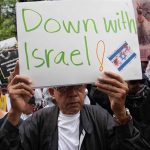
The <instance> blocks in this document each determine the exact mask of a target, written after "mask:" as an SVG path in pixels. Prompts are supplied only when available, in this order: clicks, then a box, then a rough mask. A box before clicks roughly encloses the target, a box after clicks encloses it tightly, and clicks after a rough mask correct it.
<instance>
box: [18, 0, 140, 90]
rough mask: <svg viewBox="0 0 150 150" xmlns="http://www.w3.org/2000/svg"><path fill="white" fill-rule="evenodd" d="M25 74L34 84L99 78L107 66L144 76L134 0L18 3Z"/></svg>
mask: <svg viewBox="0 0 150 150" xmlns="http://www.w3.org/2000/svg"><path fill="white" fill-rule="evenodd" d="M17 31H18V48H19V59H20V73H21V74H23V75H27V76H29V77H31V79H32V81H33V84H34V87H42V86H54V85H56V86H57V85H70V84H80V83H91V82H94V81H95V80H96V78H97V76H99V75H101V72H103V71H106V70H107V71H108V70H110V71H113V72H116V73H118V74H120V75H121V76H122V77H123V78H124V79H125V80H131V79H139V78H141V64H140V54H139V44H138V38H137V28H136V21H135V16H134V10H133V5H132V1H131V0H94V1H85V0H82V1H43V2H26V3H18V4H17Z"/></svg>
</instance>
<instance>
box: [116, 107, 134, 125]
mask: <svg viewBox="0 0 150 150" xmlns="http://www.w3.org/2000/svg"><path fill="white" fill-rule="evenodd" d="M113 118H114V120H115V121H116V122H117V123H118V124H119V125H124V124H127V123H128V122H130V121H131V120H132V116H131V114H130V111H129V109H128V108H125V109H124V112H122V113H120V114H119V115H116V114H114V115H113Z"/></svg>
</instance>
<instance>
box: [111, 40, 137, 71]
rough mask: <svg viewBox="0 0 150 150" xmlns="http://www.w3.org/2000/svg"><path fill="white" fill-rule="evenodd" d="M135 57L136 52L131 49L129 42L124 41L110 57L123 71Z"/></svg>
mask: <svg viewBox="0 0 150 150" xmlns="http://www.w3.org/2000/svg"><path fill="white" fill-rule="evenodd" d="M135 57H136V53H134V52H133V51H132V50H131V47H130V46H129V45H128V43H127V42H124V43H123V44H122V45H121V46H120V48H118V49H117V50H116V51H115V52H114V53H113V54H112V55H111V56H109V57H108V59H109V60H110V61H111V62H112V63H113V64H114V65H115V67H116V68H117V69H118V70H119V71H122V70H123V69H124V68H125V67H126V66H127V65H128V64H129V63H130V62H131V61H132V60H133V59H134V58H135Z"/></svg>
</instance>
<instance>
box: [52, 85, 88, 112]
mask: <svg viewBox="0 0 150 150" xmlns="http://www.w3.org/2000/svg"><path fill="white" fill-rule="evenodd" d="M85 95H86V93H85V85H76V86H64V87H58V88H54V97H55V100H56V103H57V105H58V107H59V108H60V110H61V111H62V112H63V113H64V114H76V113H77V112H79V111H80V109H81V107H82V105H83V103H84V98H85Z"/></svg>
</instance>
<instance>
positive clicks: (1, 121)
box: [0, 114, 7, 127]
mask: <svg viewBox="0 0 150 150" xmlns="http://www.w3.org/2000/svg"><path fill="white" fill-rule="evenodd" d="M6 118H7V114H6V115H5V116H4V117H3V118H1V119H0V127H1V126H2V124H3V123H4V121H5V119H6Z"/></svg>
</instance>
